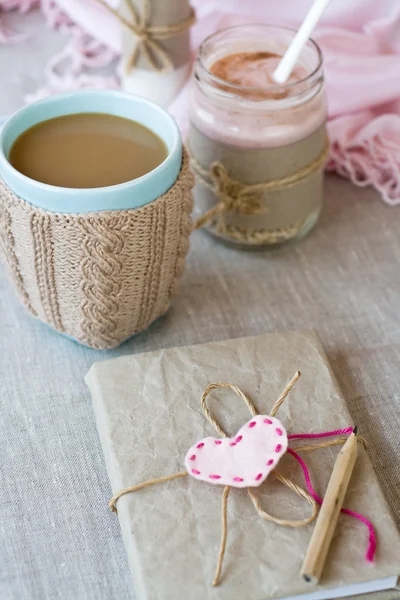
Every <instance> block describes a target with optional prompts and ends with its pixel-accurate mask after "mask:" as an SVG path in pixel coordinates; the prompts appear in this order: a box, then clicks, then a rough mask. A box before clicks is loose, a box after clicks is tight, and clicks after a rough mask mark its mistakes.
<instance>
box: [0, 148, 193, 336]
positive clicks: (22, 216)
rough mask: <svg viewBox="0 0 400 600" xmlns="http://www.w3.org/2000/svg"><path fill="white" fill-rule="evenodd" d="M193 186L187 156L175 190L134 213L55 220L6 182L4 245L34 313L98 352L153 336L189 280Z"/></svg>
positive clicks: (0, 210)
mask: <svg viewBox="0 0 400 600" xmlns="http://www.w3.org/2000/svg"><path fill="white" fill-rule="evenodd" d="M192 187H193V176H192V174H191V172H190V170H189V162H188V157H187V154H186V151H184V156H183V162H182V168H181V171H180V174H179V177H178V179H177V181H176V182H175V184H174V185H173V186H172V187H171V188H170V189H169V190H168V191H167V192H166V193H165V194H163V195H162V196H160V197H159V198H157V199H156V200H155V201H154V202H151V203H150V204H146V205H145V206H142V207H140V208H137V209H131V210H115V211H99V212H96V213H88V214H81V215H73V214H58V213H51V212H48V211H44V210H42V209H39V208H36V207H33V206H31V205H30V204H28V203H26V202H24V201H23V200H21V199H20V198H18V197H17V196H15V194H13V192H11V191H10V190H9V189H8V188H7V187H6V186H5V185H4V183H2V182H1V181H0V200H1V202H0V239H1V242H0V244H1V246H2V249H3V254H4V255H5V257H6V261H7V263H8V264H9V265H10V266H11V270H12V272H13V279H14V282H15V284H16V286H17V287H18V289H19V291H20V293H21V295H22V297H23V300H24V303H25V304H26V305H27V306H28V308H29V310H30V311H31V312H33V313H34V314H35V312H34V310H33V308H32V304H34V306H35V308H36V309H37V310H36V312H37V315H38V316H39V318H40V319H42V320H43V321H45V322H46V323H48V324H49V325H50V326H51V327H53V328H54V329H56V330H57V331H60V332H63V333H66V334H68V335H70V336H71V337H73V338H75V339H77V340H78V341H80V342H81V343H83V344H86V345H88V346H91V347H93V348H112V347H115V346H117V345H118V344H120V343H121V342H122V341H124V340H125V339H127V338H129V337H130V336H132V335H133V334H135V333H138V332H139V331H142V330H143V329H146V328H147V327H148V326H149V325H150V324H151V323H152V322H153V321H154V320H155V319H157V318H158V317H160V316H161V315H162V314H164V313H165V312H166V311H167V310H168V308H169V305H170V302H171V298H172V296H173V295H174V293H175V292H176V290H177V285H178V280H179V279H180V277H181V275H182V273H183V268H184V261H185V257H186V254H187V251H188V238H189V235H190V232H191V230H192V221H191V217H190V213H191V210H192V196H191V188H192ZM19 265H20V267H21V269H20V267H19ZM21 272H22V273H23V274H24V280H23V279H22V276H21ZM29 298H32V303H31V302H30V301H29ZM33 300H34V302H33Z"/></svg>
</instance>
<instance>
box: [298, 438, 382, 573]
mask: <svg viewBox="0 0 400 600" xmlns="http://www.w3.org/2000/svg"><path fill="white" fill-rule="evenodd" d="M352 431H353V428H352V427H349V428H348V429H342V430H340V431H339V434H340V433H345V432H347V433H351V432H352ZM304 435H306V436H307V437H325V435H324V434H315V435H314V434H304ZM330 435H335V432H328V433H327V434H326V436H330ZM288 437H291V436H288ZM287 451H288V452H289V454H291V455H292V456H293V457H294V458H295V459H296V460H297V461H298V463H299V464H300V466H301V468H302V469H303V473H304V479H305V482H306V486H307V489H308V491H309V493H310V495H311V496H312V497H313V498H314V500H316V501H317V502H318V504H322V502H323V499H322V498H320V497H319V496H318V494H317V493H316V492H315V490H314V488H313V486H312V483H311V478H310V473H309V470H308V468H307V465H306V463H305V462H304V460H303V459H302V458H301V456H299V455H298V454H297V452H295V451H294V450H292V449H291V448H288V449H287ZM341 512H342V513H345V514H346V515H350V516H351V517H355V518H356V519H358V520H359V521H361V522H362V523H364V525H366V526H367V527H368V531H369V539H368V548H367V552H366V555H365V558H366V560H367V561H368V562H372V561H373V560H374V554H375V550H376V535H375V530H374V527H373V525H372V523H371V521H369V520H368V519H366V518H365V517H363V515H360V514H359V513H356V512H353V511H352V510H348V509H347V508H342V509H341Z"/></svg>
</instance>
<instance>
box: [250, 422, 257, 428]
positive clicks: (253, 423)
mask: <svg viewBox="0 0 400 600" xmlns="http://www.w3.org/2000/svg"><path fill="white" fill-rule="evenodd" d="M256 424H257V423H256V422H255V421H252V422H251V423H249V427H255V426H256Z"/></svg>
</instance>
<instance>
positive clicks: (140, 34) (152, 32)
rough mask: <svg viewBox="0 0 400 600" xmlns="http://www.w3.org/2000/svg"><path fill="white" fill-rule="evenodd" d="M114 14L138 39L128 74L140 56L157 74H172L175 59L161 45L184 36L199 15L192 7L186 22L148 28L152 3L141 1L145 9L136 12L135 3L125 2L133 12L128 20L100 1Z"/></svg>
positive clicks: (98, 0)
mask: <svg viewBox="0 0 400 600" xmlns="http://www.w3.org/2000/svg"><path fill="white" fill-rule="evenodd" d="M97 2H98V3H99V4H101V5H102V6H104V8H106V9H107V10H108V11H109V12H111V13H112V14H113V15H114V16H115V17H116V18H117V19H118V21H119V22H120V23H121V24H122V25H124V27H126V28H127V29H129V30H130V31H131V32H132V33H133V34H134V35H135V37H136V44H135V47H134V49H133V52H132V55H131V57H130V58H129V60H128V61H127V63H126V71H127V72H129V71H130V70H131V69H133V68H134V67H135V66H137V63H138V60H139V57H140V55H141V54H142V55H143V56H145V58H146V59H147V62H148V63H149V65H150V66H151V68H152V69H153V70H154V71H170V70H172V69H173V68H174V65H173V63H172V60H171V58H170V56H169V55H168V53H167V52H166V50H164V48H163V47H162V45H161V44H160V41H161V40H166V39H168V38H171V37H173V36H175V35H179V34H181V33H184V32H185V31H187V30H188V29H190V27H191V26H192V25H193V24H194V23H195V22H196V15H195V12H194V10H193V8H191V9H190V15H189V17H188V18H187V19H185V20H183V21H181V22H179V23H175V24H174V25H158V26H156V25H151V26H150V25H148V22H149V18H150V8H151V1H150V0H142V10H141V12H140V13H139V11H137V10H136V8H135V7H134V6H133V3H132V0H126V2H125V4H126V6H127V7H128V9H129V12H130V13H131V20H129V19H127V18H125V17H124V16H123V15H122V14H121V13H120V12H119V11H118V10H115V9H114V8H112V7H111V6H109V4H107V2H106V1H105V0H97Z"/></svg>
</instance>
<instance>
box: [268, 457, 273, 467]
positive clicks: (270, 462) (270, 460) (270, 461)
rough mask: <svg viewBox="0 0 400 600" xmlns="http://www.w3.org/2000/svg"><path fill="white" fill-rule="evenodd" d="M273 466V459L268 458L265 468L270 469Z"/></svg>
mask: <svg viewBox="0 0 400 600" xmlns="http://www.w3.org/2000/svg"><path fill="white" fill-rule="evenodd" d="M273 464H274V459H273V458H270V459H269V461H268V462H267V467H270V466H271V465H273Z"/></svg>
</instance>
